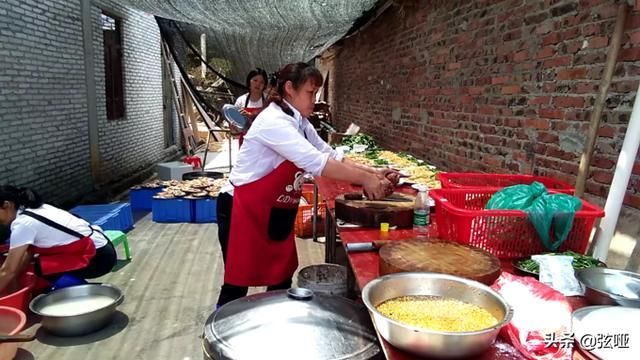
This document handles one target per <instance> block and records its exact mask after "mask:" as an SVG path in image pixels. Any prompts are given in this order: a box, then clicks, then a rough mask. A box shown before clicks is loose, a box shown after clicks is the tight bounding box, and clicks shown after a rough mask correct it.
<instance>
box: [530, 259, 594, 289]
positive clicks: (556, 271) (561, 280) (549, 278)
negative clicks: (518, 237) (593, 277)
mask: <svg viewBox="0 0 640 360" xmlns="http://www.w3.org/2000/svg"><path fill="white" fill-rule="evenodd" d="M531 259H533V260H534V261H535V262H537V263H538V264H539V265H540V272H539V274H540V275H539V278H540V282H541V283H543V284H547V285H549V286H551V287H552V288H554V289H556V290H558V291H560V292H561V293H562V294H564V295H565V296H578V295H579V296H582V295H584V288H583V287H582V285H581V284H580V282H578V279H576V276H575V270H574V269H573V256H567V255H533V256H532V257H531Z"/></svg>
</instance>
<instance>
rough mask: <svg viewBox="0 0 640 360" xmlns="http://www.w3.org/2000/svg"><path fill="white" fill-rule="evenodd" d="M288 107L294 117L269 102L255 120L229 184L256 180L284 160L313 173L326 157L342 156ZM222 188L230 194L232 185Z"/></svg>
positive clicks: (318, 168) (319, 172)
mask: <svg viewBox="0 0 640 360" xmlns="http://www.w3.org/2000/svg"><path fill="white" fill-rule="evenodd" d="M289 107H290V108H291V110H292V111H293V116H289V115H287V114H286V113H285V112H283V111H282V109H280V107H279V106H278V105H276V104H273V103H272V104H271V105H269V106H268V107H267V108H266V109H264V110H263V111H262V112H261V113H260V114H259V115H258V117H257V118H256V119H255V120H254V122H253V124H252V125H251V128H250V129H249V131H248V132H247V134H246V135H245V136H244V143H243V144H242V147H240V152H239V153H238V160H237V162H236V164H235V166H234V167H233V170H232V171H231V175H230V176H229V180H230V182H231V183H232V184H234V185H235V186H240V185H244V184H248V183H251V182H253V181H256V180H258V179H260V178H262V177H264V176H265V175H267V174H269V173H270V172H271V171H273V170H274V169H275V168H277V167H278V166H279V165H280V164H282V162H284V161H285V160H289V161H291V162H292V163H294V164H295V165H296V166H297V167H299V168H301V169H303V170H304V171H306V172H308V173H311V174H312V175H320V174H321V173H322V170H323V169H324V167H325V165H326V164H327V160H328V159H329V158H333V159H336V160H338V161H342V157H343V155H342V154H341V153H338V152H337V151H335V150H333V149H332V148H331V146H329V145H328V144H327V143H326V142H325V141H324V140H322V138H320V136H319V135H318V133H317V132H316V130H315V129H314V128H313V125H311V123H310V122H309V120H307V119H306V118H303V117H302V115H301V114H300V112H299V111H297V110H296V109H295V108H294V107H293V106H291V105H289ZM221 191H222V192H227V193H230V194H232V193H233V187H232V186H230V185H227V186H225V187H223V189H222V190H221Z"/></svg>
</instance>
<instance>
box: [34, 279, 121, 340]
mask: <svg viewBox="0 0 640 360" xmlns="http://www.w3.org/2000/svg"><path fill="white" fill-rule="evenodd" d="M95 295H102V296H106V297H110V298H112V299H113V302H111V303H110V304H107V305H105V306H104V307H101V308H99V309H97V310H93V311H89V312H85V313H81V314H78V315H72V316H53V315H48V314H44V313H42V311H41V310H42V309H43V308H44V307H45V306H48V305H52V304H55V303H59V302H61V301H66V300H69V299H76V298H83V297H90V296H95ZM123 300H124V295H122V292H121V291H120V289H118V288H116V287H114V286H111V285H107V284H88V285H79V286H71V287H68V288H64V289H59V290H55V291H52V292H50V293H48V294H43V295H39V296H37V297H36V298H34V299H33V300H31V303H30V304H29V309H30V310H31V311H32V312H34V313H35V314H38V315H40V316H41V317H42V327H43V328H44V329H45V330H47V331H49V332H50V333H52V334H54V335H59V336H80V335H85V334H88V333H91V332H94V331H97V330H100V329H102V328H103V327H105V326H106V325H107V324H109V322H110V321H111V320H112V318H113V314H114V312H115V310H116V307H117V306H118V305H120V304H121V303H122V301H123Z"/></svg>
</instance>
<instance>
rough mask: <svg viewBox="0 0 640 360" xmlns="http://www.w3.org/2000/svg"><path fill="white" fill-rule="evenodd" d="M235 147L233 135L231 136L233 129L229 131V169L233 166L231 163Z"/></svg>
mask: <svg viewBox="0 0 640 360" xmlns="http://www.w3.org/2000/svg"><path fill="white" fill-rule="evenodd" d="M232 147H233V136H231V131H229V171H231V168H232V167H233V166H232V165H231V148H232Z"/></svg>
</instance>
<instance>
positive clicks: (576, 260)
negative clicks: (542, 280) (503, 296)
mask: <svg viewBox="0 0 640 360" xmlns="http://www.w3.org/2000/svg"><path fill="white" fill-rule="evenodd" d="M547 255H568V256H573V263H572V265H573V268H574V269H586V268H591V267H596V266H601V263H600V261H598V260H597V259H594V258H592V257H591V256H587V255H582V254H578V253H577V252H574V251H571V250H568V251H565V252H561V253H550V254H547ZM518 266H519V267H521V268H522V269H523V270H525V271H528V272H532V273H536V274H537V273H539V272H540V267H539V266H538V263H537V262H535V261H534V260H533V259H526V260H521V261H519V262H518Z"/></svg>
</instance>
